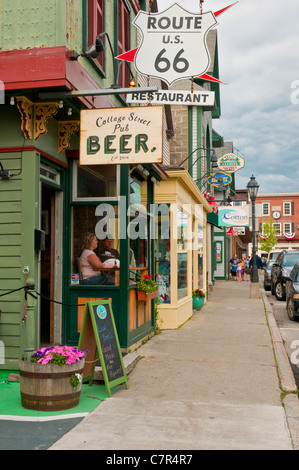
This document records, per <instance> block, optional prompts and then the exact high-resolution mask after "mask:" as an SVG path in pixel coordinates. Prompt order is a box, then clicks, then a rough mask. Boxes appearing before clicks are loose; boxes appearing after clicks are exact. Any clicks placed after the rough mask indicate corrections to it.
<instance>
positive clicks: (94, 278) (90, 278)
mask: <svg viewBox="0 0 299 470" xmlns="http://www.w3.org/2000/svg"><path fill="white" fill-rule="evenodd" d="M97 246H98V239H97V237H96V236H95V234H94V233H90V232H88V233H85V234H84V235H83V238H82V245H81V249H82V250H83V251H82V253H81V256H80V258H79V265H80V271H81V276H82V283H83V284H85V285H95V284H101V283H102V281H103V279H102V275H101V272H99V269H101V268H103V267H104V266H103V263H102V261H101V260H100V258H98V256H97V255H96V254H95V253H94V251H93V250H95V249H96V248H97ZM96 271H98V272H96Z"/></svg>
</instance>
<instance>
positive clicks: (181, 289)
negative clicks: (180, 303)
mask: <svg viewBox="0 0 299 470" xmlns="http://www.w3.org/2000/svg"><path fill="white" fill-rule="evenodd" d="M187 294H188V292H187V252H183V253H178V300H180V299H182V298H184V297H186V295H187Z"/></svg>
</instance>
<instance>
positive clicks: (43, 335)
mask: <svg viewBox="0 0 299 470" xmlns="http://www.w3.org/2000/svg"><path fill="white" fill-rule="evenodd" d="M61 198H62V192H61V191H57V190H56V189H53V188H51V186H48V185H46V184H42V186H41V229H42V230H43V231H44V232H45V250H44V251H41V253H40V293H41V294H42V297H40V344H41V345H42V346H44V345H51V344H53V343H54V342H55V341H57V340H58V338H57V333H58V336H59V333H60V331H59V330H60V328H59V324H60V321H59V320H60V318H61V312H60V307H58V305H56V304H55V303H54V302H50V301H49V300H48V299H53V300H58V301H61V285H62V276H61V269H60V268H61V266H60V265H61V258H62V256H61V249H62V248H61V246H62V242H61V239H60V234H61V233H62V220H61V218H62V217H61V215H62V210H61ZM59 226H60V230H59V229H58V227H59Z"/></svg>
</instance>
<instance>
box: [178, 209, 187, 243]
mask: <svg viewBox="0 0 299 470" xmlns="http://www.w3.org/2000/svg"><path fill="white" fill-rule="evenodd" d="M187 233H188V215H187V214H185V212H183V211H182V210H181V209H177V243H178V250H183V249H184V246H185V245H186V243H187Z"/></svg>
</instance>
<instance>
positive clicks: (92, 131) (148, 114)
mask: <svg viewBox="0 0 299 470" xmlns="http://www.w3.org/2000/svg"><path fill="white" fill-rule="evenodd" d="M80 129H81V131H80V165H104V164H111V163H115V164H121V163H162V159H163V152H162V150H163V149H162V147H163V144H162V142H163V139H162V129H163V107H162V106H142V107H134V108H108V109H91V110H82V111H81V122H80Z"/></svg>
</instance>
